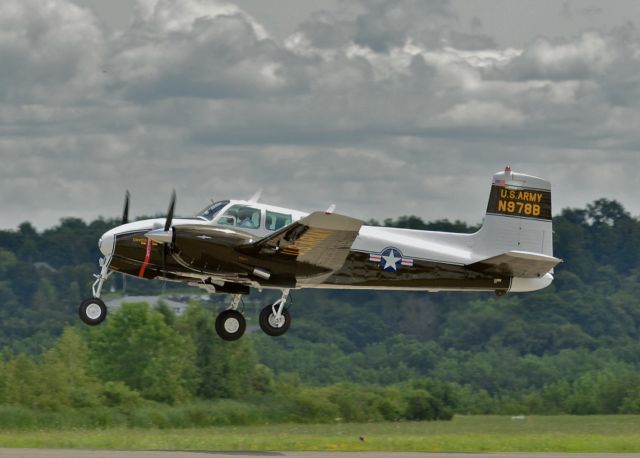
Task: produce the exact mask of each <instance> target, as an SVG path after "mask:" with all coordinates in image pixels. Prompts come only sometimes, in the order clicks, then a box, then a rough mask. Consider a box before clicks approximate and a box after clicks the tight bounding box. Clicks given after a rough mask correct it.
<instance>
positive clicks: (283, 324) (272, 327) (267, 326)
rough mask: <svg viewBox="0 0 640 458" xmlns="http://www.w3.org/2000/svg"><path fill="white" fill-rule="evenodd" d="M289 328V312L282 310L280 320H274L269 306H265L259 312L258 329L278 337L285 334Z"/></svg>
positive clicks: (274, 317)
mask: <svg viewBox="0 0 640 458" xmlns="http://www.w3.org/2000/svg"><path fill="white" fill-rule="evenodd" d="M289 326H291V314H290V313H289V310H287V309H284V310H283V311H282V315H281V317H280V320H278V319H276V316H275V314H274V313H273V308H272V306H271V305H267V306H266V307H265V308H263V309H262V311H261V312H260V329H262V330H263V331H264V333H265V334H268V335H270V336H273V337H278V336H281V335H282V334H284V333H285V332H287V330H288V329H289Z"/></svg>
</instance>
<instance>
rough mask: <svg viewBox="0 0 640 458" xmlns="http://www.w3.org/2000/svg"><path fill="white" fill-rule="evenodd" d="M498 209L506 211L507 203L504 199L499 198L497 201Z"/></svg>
mask: <svg viewBox="0 0 640 458" xmlns="http://www.w3.org/2000/svg"><path fill="white" fill-rule="evenodd" d="M498 211H499V212H506V211H507V203H506V202H505V201H504V200H499V201H498Z"/></svg>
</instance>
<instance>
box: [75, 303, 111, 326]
mask: <svg viewBox="0 0 640 458" xmlns="http://www.w3.org/2000/svg"><path fill="white" fill-rule="evenodd" d="M78 315H80V319H81V320H82V322H83V323H85V324H88V325H89V326H97V325H99V324H100V323H102V322H103V321H104V319H105V318H106V317H107V306H106V305H105V304H104V302H102V299H99V298H97V297H92V298H91V299H86V300H84V301H82V303H81V304H80V307H79V309H78Z"/></svg>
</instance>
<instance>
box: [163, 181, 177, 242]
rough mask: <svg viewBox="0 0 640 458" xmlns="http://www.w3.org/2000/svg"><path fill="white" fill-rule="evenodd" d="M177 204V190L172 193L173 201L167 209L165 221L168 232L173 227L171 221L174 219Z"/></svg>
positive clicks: (165, 228) (165, 229)
mask: <svg viewBox="0 0 640 458" xmlns="http://www.w3.org/2000/svg"><path fill="white" fill-rule="evenodd" d="M175 206H176V190H175V189H174V190H173V192H172V193H171V202H170V203H169V210H167V219H166V221H165V223H164V231H165V232H167V231H168V230H169V229H170V228H171V222H172V221H173V210H174V208H175Z"/></svg>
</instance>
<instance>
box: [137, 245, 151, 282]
mask: <svg viewBox="0 0 640 458" xmlns="http://www.w3.org/2000/svg"><path fill="white" fill-rule="evenodd" d="M149 259H151V239H149V240H147V253H146V254H145V255H144V261H143V262H142V265H141V266H140V272H138V277H140V278H142V277H144V271H145V270H147V266H148V265H149Z"/></svg>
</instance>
